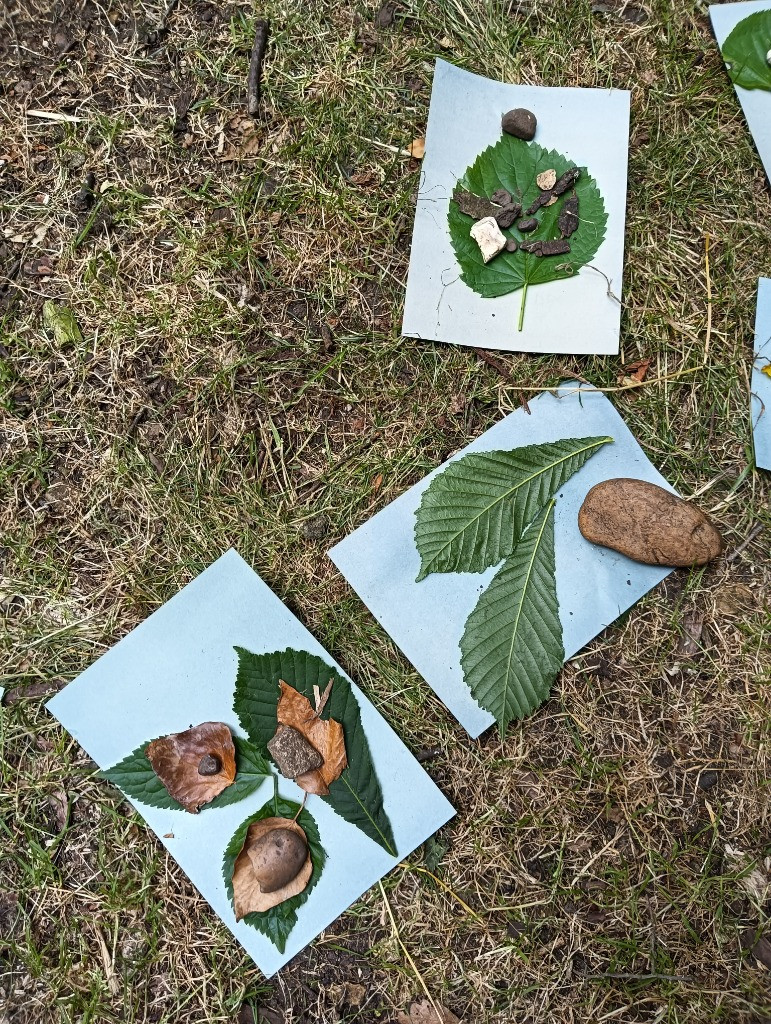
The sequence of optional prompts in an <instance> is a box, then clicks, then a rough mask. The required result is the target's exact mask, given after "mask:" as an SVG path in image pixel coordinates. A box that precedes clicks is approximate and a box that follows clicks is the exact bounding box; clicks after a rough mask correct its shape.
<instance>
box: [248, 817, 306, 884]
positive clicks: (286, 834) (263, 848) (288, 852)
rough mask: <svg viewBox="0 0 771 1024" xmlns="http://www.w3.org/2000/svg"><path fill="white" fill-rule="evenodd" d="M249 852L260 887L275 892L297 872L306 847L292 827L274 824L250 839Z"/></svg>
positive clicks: (302, 862)
mask: <svg viewBox="0 0 771 1024" xmlns="http://www.w3.org/2000/svg"><path fill="white" fill-rule="evenodd" d="M248 853H249V859H250V860H251V862H252V869H253V871H254V875H255V878H256V879H257V881H258V882H259V883H260V888H261V889H262V891H263V892H276V891H277V890H278V889H283V888H284V886H285V885H288V884H289V883H290V882H291V881H292V879H294V878H296V877H297V875H298V874H299V873H300V869H301V868H302V866H303V865H304V864H305V861H306V860H307V858H308V847H307V845H306V843H305V842H304V840H303V837H302V836H301V835H298V833H297V832H295V831H294V830H293V829H288V828H274V829H271V830H270V832H267V833H266V834H265V835H264V836H261V837H260V838H259V839H258V840H257V841H256V842H254V843H252V845H251V846H250V847H249V850H248Z"/></svg>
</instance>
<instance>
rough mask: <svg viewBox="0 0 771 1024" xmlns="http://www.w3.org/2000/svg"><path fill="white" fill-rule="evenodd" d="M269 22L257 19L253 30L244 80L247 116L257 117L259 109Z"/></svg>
mask: <svg viewBox="0 0 771 1024" xmlns="http://www.w3.org/2000/svg"><path fill="white" fill-rule="evenodd" d="M269 28H270V25H269V22H267V21H263V20H262V19H261V20H259V21H258V22H257V24H256V26H255V30H254V46H252V57H251V60H250V61H249V77H248V79H247V81H246V112H247V114H248V115H249V117H257V113H258V111H259V109H260V81H261V79H262V59H263V57H264V56H265V47H266V46H267V45H268V31H269Z"/></svg>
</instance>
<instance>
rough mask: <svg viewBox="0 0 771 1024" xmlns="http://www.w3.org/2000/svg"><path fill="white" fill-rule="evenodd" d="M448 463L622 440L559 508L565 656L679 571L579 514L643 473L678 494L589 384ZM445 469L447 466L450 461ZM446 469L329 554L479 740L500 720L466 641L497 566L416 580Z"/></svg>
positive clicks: (510, 420)
mask: <svg viewBox="0 0 771 1024" xmlns="http://www.w3.org/2000/svg"><path fill="white" fill-rule="evenodd" d="M529 406H530V412H531V415H528V414H527V413H526V412H525V411H524V410H523V409H519V410H517V411H516V412H513V413H511V414H510V415H509V416H507V417H506V418H505V419H503V420H501V422H500V423H497V424H496V425H495V426H494V427H492V428H491V429H490V430H488V431H486V432H485V433H484V434H482V435H481V436H480V437H478V438H477V439H476V440H475V441H472V443H471V444H470V445H468V447H467V448H464V449H463V451H461V452H458V454H457V455H455V456H453V458H452V459H450V460H449V461H450V462H452V461H454V460H455V459H458V458H460V457H461V456H462V455H465V454H467V453H468V452H483V451H493V450H496V449H510V448H518V447H520V446H522V445H526V444H540V443H543V442H545V441H557V440H560V439H562V438H565V437H590V436H605V435H608V436H610V437H612V438H613V439H614V443H613V444H608V445H606V446H605V447H604V448H602V449H601V450H600V451H599V452H598V453H597V454H596V455H594V456H593V457H592V458H591V459H589V461H588V462H587V463H586V465H585V466H584V467H583V468H582V469H581V470H580V471H579V472H578V473H576V475H575V476H573V477H572V478H571V479H570V480H569V481H568V482H567V483H566V484H565V486H564V487H562V488H561V489H560V491H559V495H558V500H557V505H556V512H555V552H556V562H557V597H558V599H559V609H560V621H561V624H562V631H563V643H564V647H565V655H566V658H571V657H573V655H574V654H576V652H577V651H579V650H580V649H581V648H582V647H583V646H584V645H585V644H587V643H588V642H589V641H590V640H591V639H592V638H593V637H595V636H596V635H597V634H598V633H599V632H601V630H603V629H604V628H605V627H606V626H608V625H609V624H610V623H611V622H613V620H614V619H616V618H617V617H618V616H619V615H621V613H622V612H624V611H626V609H627V608H629V607H631V605H633V604H634V603H635V601H637V600H639V599H640V598H641V597H642V596H643V594H645V593H646V592H647V591H648V590H650V589H651V587H653V586H655V585H656V584H657V583H659V582H660V581H661V580H662V579H664V577H665V576H667V575H668V574H669V572H670V571H671V570H668V569H660V568H656V567H653V566H647V565H640V564H639V563H637V562H633V561H631V560H630V559H628V558H625V557H624V556H623V555H619V554H616V552H614V551H611V550H609V549H608V548H601V547H597V546H596V545H594V544H590V543H588V542H587V541H585V540H584V539H583V537H582V536H581V534H580V533H579V530H578V509H579V508H580V506H581V503H582V502H583V500H584V498H585V496H586V494H587V492H588V491H589V489H590V488H591V487H593V486H594V484H596V483H599V482H600V481H601V480H607V479H609V478H611V477H620V476H627V477H635V478H637V479H640V480H648V481H650V482H651V483H654V484H659V486H661V487H667V488H668V489H669V490H673V488H671V487H670V486H669V484H668V483H667V482H666V480H665V479H664V478H663V477H662V476H661V474H660V473H658V472H657V471H656V470H655V469H654V467H653V466H652V465H651V463H650V462H649V461H648V459H647V457H646V455H645V453H644V452H643V450H642V449H641V448H640V446H639V445H638V443H637V441H636V440H635V439H634V437H633V436H632V434H631V432H630V431H629V429H628V428H627V427H626V425H625V424H624V421H623V420H622V419H621V417H620V416H619V414H618V413H617V412H616V410H615V409H614V408H613V405H612V404H611V402H609V401H608V399H607V398H605V396H604V395H602V394H600V393H599V392H598V391H593V390H591V389H590V388H586V386H585V385H578V384H567V385H563V386H562V387H561V388H559V389H558V390H557V391H556V392H555V393H554V394H552V393H550V392H543V393H541V394H540V395H538V397H537V398H535V399H532V400H531V401H530V403H529ZM445 465H446V463H445ZM442 468H443V467H439V468H438V469H436V470H434V472H433V473H430V474H429V475H428V476H427V477H426V478H425V479H424V480H421V481H420V483H418V484H415V486H414V487H412V488H410V490H409V491H407V492H406V493H405V494H403V495H401V497H399V498H397V499H396V500H395V501H393V502H391V504H390V505H388V506H386V508H384V509H383V510H382V511H380V512H378V513H377V515H375V516H373V518H372V519H370V520H369V522H366V523H364V525H363V526H360V527H359V529H358V530H356V531H354V533H352V534H351V535H350V536H349V537H346V539H345V540H343V541H341V542H340V543H339V544H338V545H336V546H335V547H334V548H332V550H331V551H330V552H329V557H330V558H331V559H332V561H333V562H334V563H335V565H336V566H337V567H338V569H339V570H340V571H341V572H342V574H343V575H344V576H345V578H346V579H347V580H348V582H349V583H350V584H351V586H352V587H353V589H354V590H355V591H356V593H357V594H358V595H359V597H360V598H361V599H362V601H363V602H364V603H365V604H366V605H367V607H368V608H369V609H370V611H371V612H372V614H373V615H374V616H375V618H376V619H377V620H378V622H380V623H381V625H382V626H383V627H384V629H385V630H386V632H388V633H389V634H390V636H391V637H392V638H393V639H394V641H395V642H396V643H397V644H398V646H399V647H400V648H401V650H402V651H403V652H404V654H405V655H406V656H407V657H408V658H409V660H410V661H411V662H412V664H413V665H414V666H415V668H416V669H417V670H418V672H420V674H421V675H422V676H423V678H424V679H425V680H426V682H427V683H428V684H429V685H430V686H431V687H433V689H434V690H435V691H436V693H437V695H438V696H439V697H440V698H441V700H442V701H443V702H444V703H445V704H446V705H447V707H448V708H449V710H450V711H451V712H452V713H453V714H454V715H455V717H456V718H457V719H458V721H459V722H460V723H461V725H462V726H463V727H464V728H465V729H466V731H467V732H468V733H470V735H471V736H478V735H479V734H480V733H481V732H483V730H485V729H486V728H487V727H488V726H490V725H491V724H492V722H493V717H492V715H491V714H490V713H489V712H488V711H485V710H484V709H483V708H481V707H480V706H479V705H478V704H477V702H476V701H475V700H474V698H473V697H472V695H471V692H470V690H469V688H468V686H467V685H466V683H465V681H464V679H463V671H462V669H461V664H460V647H459V642H460V639H461V636H462V634H463V628H464V625H465V622H466V619H467V618H468V615H469V613H470V612H471V610H472V608H473V607H474V605H475V604H476V601H477V598H478V597H479V594H480V593H481V592H482V590H484V589H485V588H486V587H487V584H488V583H489V582H490V580H491V579H492V577H493V575H494V574H495V572H496V571H497V566H496V567H493V568H491V569H488V570H487V571H486V572H484V573H477V574H475V573H449V574H444V573H435V574H433V575H431V576H428V577H427V578H426V579H424V580H422V581H421V582H420V583H416V582H415V577H416V576H417V574H418V570H419V568H420V557H419V555H418V551H417V548H416V546H415V538H414V525H415V510H416V509H417V508H418V506H419V504H420V499H421V496H422V494H423V491H424V490H425V489H426V487H428V484H429V483H430V481H431V479H432V478H433V477H434V476H435V475H436V474H437V473H439V472H440V471H441V469H442Z"/></svg>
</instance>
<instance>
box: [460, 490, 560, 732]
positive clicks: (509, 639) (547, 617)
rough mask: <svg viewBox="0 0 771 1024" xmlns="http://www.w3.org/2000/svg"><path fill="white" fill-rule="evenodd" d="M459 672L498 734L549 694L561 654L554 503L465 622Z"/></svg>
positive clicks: (534, 526)
mask: <svg viewBox="0 0 771 1024" xmlns="http://www.w3.org/2000/svg"><path fill="white" fill-rule="evenodd" d="M460 648H461V665H462V667H463V675H464V678H465V680H466V683H467V684H468V686H469V688H470V689H471V692H472V694H473V696H474V698H475V699H476V700H477V701H478V703H479V704H480V705H481V706H482V707H483V708H485V709H486V710H487V711H489V712H490V714H492V715H493V717H494V718H495V720H496V722H497V723H498V727H499V729H500V732H501V736H503V734H504V732H505V731H506V727H507V726H508V724H509V722H510V721H511V720H512V719H513V718H524V717H525V715H527V714H529V713H530V712H531V711H534V710H535V709H536V708H537V707H538V706H539V704H542V703H543V701H545V700H546V698H547V697H548V696H549V690H550V689H551V685H552V683H553V682H554V680H555V679H556V677H557V673H558V672H559V670H560V668H561V667H562V663H563V661H564V657H565V652H564V649H563V646H562V626H561V624H560V619H559V606H558V603H557V584H556V576H555V564H554V502H551V503H550V504H549V505H548V506H547V507H546V508H545V509H543V511H542V512H541V514H540V515H539V516H538V518H537V519H536V520H535V521H534V522H533V523H532V524H531V526H530V527H529V528H528V530H527V532H526V533H525V535H524V536H523V538H522V540H521V541H520V543H519V544H518V545H517V547H516V548H515V549H514V553H513V554H512V555H511V556H510V557H509V558H507V559H506V561H505V562H504V563H503V566H502V567H501V569H500V570H499V571H498V572H497V573H496V575H495V576H494V577H493V579H492V582H491V583H490V586H489V587H488V588H487V590H486V591H485V592H484V593H483V594H482V596H481V597H480V599H479V601H478V602H477V604H476V607H475V608H474V610H473V611H472V612H471V614H470V615H469V617H468V619H467V620H466V627H465V630H464V633H463V637H462V639H461V642H460Z"/></svg>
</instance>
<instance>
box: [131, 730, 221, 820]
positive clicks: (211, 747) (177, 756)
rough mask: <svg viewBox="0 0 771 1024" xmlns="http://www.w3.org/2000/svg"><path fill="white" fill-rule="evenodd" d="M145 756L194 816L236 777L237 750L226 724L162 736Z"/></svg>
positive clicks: (147, 750)
mask: <svg viewBox="0 0 771 1024" xmlns="http://www.w3.org/2000/svg"><path fill="white" fill-rule="evenodd" d="M145 754H146V756H147V759H148V761H149V762H150V764H151V765H152V766H153V771H154V772H155V774H156V775H157V776H158V778H159V779H160V780H161V782H162V783H163V785H164V786H165V787H166V789H167V790H168V792H169V795H170V796H172V797H173V798H174V799H175V800H176V801H177V802H178V803H180V804H182V806H183V807H184V808H185V810H186V811H190V812H191V813H192V814H195V813H197V811H198V808H199V807H201V806H202V805H203V804H208V803H209V802H210V801H211V800H213V799H214V798H215V796H219V794H220V793H221V792H222V791H223V790H224V789H227V788H228V786H229V785H230V784H231V783H232V782H233V780H234V779H235V777H236V748H235V746H234V745H233V737H232V736H231V734H230V728H229V727H228V726H227V725H225V723H224V722H202V723H201V725H196V726H193V728H192V729H186V730H185V731H184V732H175V733H171V735H169V736H161V738H160V739H157V740H153V741H152V742H151V743H148V744H147V749H146V751H145Z"/></svg>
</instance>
